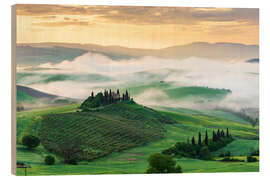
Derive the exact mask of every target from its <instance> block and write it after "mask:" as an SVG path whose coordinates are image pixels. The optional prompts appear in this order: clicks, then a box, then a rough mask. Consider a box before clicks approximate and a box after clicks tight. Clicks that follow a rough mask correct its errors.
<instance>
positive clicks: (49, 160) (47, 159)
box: [44, 155, 55, 165]
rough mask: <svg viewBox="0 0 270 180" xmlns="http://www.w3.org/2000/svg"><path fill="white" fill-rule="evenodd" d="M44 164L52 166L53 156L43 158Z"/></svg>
mask: <svg viewBox="0 0 270 180" xmlns="http://www.w3.org/2000/svg"><path fill="white" fill-rule="evenodd" d="M44 162H45V164H46V165H53V164H54V163H55V159H54V157H53V156H51V155H48V156H46V157H45V159H44Z"/></svg>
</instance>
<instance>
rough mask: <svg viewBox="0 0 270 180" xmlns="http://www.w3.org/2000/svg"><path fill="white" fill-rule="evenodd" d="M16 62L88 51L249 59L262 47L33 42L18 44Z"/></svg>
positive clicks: (61, 57) (63, 57)
mask: <svg viewBox="0 0 270 180" xmlns="http://www.w3.org/2000/svg"><path fill="white" fill-rule="evenodd" d="M16 52H17V53H16V58H17V63H18V64H21V65H31V64H34V65H36V64H41V63H45V62H51V63H58V62H59V61H62V60H72V59H74V58H75V57H77V56H80V55H82V54H84V53H86V52H92V53H99V54H102V55H104V56H107V57H109V58H111V59H113V60H121V59H127V60H128V59H131V58H139V57H143V56H155V57H160V58H164V59H168V58H170V59H179V60H181V59H186V58H189V57H200V58H207V59H214V60H225V61H246V60H247V59H253V58H258V57H259V46H257V45H245V44H238V43H206V42H195V43H191V44H187V45H179V46H172V47H168V48H163V49H139V48H127V47H121V46H101V45H96V44H75V43H50V42H44V43H30V44H17V50H16Z"/></svg>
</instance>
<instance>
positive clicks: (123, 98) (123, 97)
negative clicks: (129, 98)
mask: <svg viewBox="0 0 270 180" xmlns="http://www.w3.org/2000/svg"><path fill="white" fill-rule="evenodd" d="M122 100H123V101H124V100H125V94H124V93H123V96H122Z"/></svg>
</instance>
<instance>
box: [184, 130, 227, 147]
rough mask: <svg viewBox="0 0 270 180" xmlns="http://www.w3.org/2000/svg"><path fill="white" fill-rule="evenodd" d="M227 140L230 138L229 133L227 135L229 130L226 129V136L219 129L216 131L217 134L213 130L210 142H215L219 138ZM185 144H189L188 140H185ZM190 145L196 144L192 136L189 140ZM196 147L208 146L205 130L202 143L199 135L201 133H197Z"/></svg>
mask: <svg viewBox="0 0 270 180" xmlns="http://www.w3.org/2000/svg"><path fill="white" fill-rule="evenodd" d="M226 137H227V138H229V137H231V135H230V133H229V128H227V129H226V134H225V132H224V131H223V129H222V130H220V129H218V130H217V132H215V130H213V133H212V141H213V142H217V141H219V140H220V139H221V138H226ZM187 143H188V144H189V138H188V139H187ZM191 144H192V145H195V144H196V142H195V137H194V136H193V137H192V139H191ZM197 144H198V145H202V144H204V145H207V146H208V144H209V138H208V132H207V130H206V131H205V136H204V140H203V142H202V135H201V132H199V133H198V143H197Z"/></svg>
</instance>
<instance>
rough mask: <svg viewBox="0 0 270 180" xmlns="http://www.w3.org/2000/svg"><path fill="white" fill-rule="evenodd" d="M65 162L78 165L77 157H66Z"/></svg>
mask: <svg viewBox="0 0 270 180" xmlns="http://www.w3.org/2000/svg"><path fill="white" fill-rule="evenodd" d="M64 163H65V164H72V165H77V161H76V159H66V160H65V161H64Z"/></svg>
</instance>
